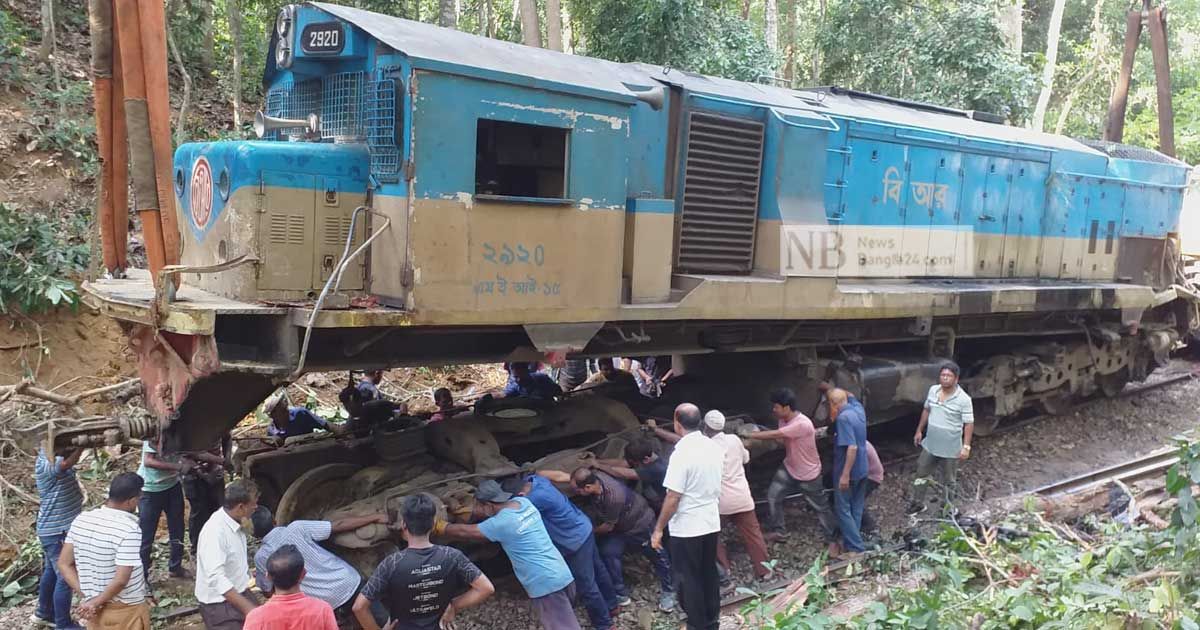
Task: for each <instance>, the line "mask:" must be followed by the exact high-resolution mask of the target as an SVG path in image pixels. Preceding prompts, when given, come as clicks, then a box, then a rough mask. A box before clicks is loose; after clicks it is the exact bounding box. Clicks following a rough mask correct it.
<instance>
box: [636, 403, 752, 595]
mask: <svg viewBox="0 0 1200 630" xmlns="http://www.w3.org/2000/svg"><path fill="white" fill-rule="evenodd" d="M647 422H650V423H653V422H654V421H653V420H649V421H647ZM655 428H656V431H655V433H656V434H657V435H658V436H659V437H661V438H663V439H664V440H667V441H669V442H672V443H674V442H677V441H679V436H677V435H675V434H674V433H668V432H666V431H663V430H661V429H657V427H655ZM701 431H703V433H704V435H705V436H707V437H708V438H709V439H711V440H712V441H713V442H716V443H717V444H719V445H720V446H721V448H722V449H723V450H724V452H725V459H724V461H723V463H722V466H721V496H720V498H718V499H717V511H718V512H719V513H720V514H721V528H722V529H724V528H725V524H726V523H733V527H734V528H735V529H736V530H737V532H738V536H740V537H741V539H742V544H744V545H745V546H746V553H747V554H748V555H749V556H750V562H751V564H752V565H753V568H754V575H755V576H756V577H758V578H759V579H760V580H769V579H771V578H772V577H773V575H772V572H771V569H769V568H768V565H767V563H768V562H770V556H768V555H767V542H766V540H765V539H764V538H763V533H762V528H761V527H759V525H758V515H756V514H755V513H754V497H753V496H752V495H751V494H750V484H749V482H747V481H746V463H747V462H749V461H750V451H747V450H746V445H745V444H743V443H742V440H741V438H739V437H738V436H736V435H730V434H728V433H725V414H723V413H721V412H720V411H718V410H716V409H713V410H711V411H709V412H708V413H706V414H704V426H703V427H702V428H701ZM717 564H719V565H721V568H722V569H723V570H724V571H725V573H726V574H729V555H728V554H727V553H726V551H725V544H724V543H718V544H717Z"/></svg>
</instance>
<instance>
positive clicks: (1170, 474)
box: [1166, 464, 1188, 494]
mask: <svg viewBox="0 0 1200 630" xmlns="http://www.w3.org/2000/svg"><path fill="white" fill-rule="evenodd" d="M1166 485H1167V492H1170V493H1171V494H1175V493H1177V492H1179V491H1180V490H1182V489H1184V488H1186V487H1187V486H1188V480H1187V479H1185V478H1184V477H1183V475H1181V474H1180V473H1179V464H1174V465H1172V466H1171V467H1170V468H1169V469H1167V484H1166Z"/></svg>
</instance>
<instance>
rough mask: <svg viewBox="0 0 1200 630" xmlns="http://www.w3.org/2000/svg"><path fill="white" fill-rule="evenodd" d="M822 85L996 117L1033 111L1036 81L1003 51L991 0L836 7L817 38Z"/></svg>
mask: <svg viewBox="0 0 1200 630" xmlns="http://www.w3.org/2000/svg"><path fill="white" fill-rule="evenodd" d="M817 45H818V47H819V48H820V50H821V57H822V60H823V61H822V71H821V82H822V83H824V84H833V85H842V86H845V87H851V88H855V89H859V90H865V91H868V92H875V93H879V94H887V95H889V96H896V97H901V98H908V99H913V100H919V101H927V102H931V103H938V104H941V105H949V106H953V107H962V108H965V109H978V110H983V111H989V112H993V113H997V114H1000V115H1002V116H1005V117H1007V118H1008V119H1009V120H1011V121H1013V122H1020V121H1022V120H1024V119H1025V118H1026V116H1027V115H1028V113H1029V112H1030V111H1031V109H1032V103H1033V99H1034V98H1035V96H1036V92H1035V89H1034V88H1035V77H1034V75H1033V73H1032V71H1031V70H1030V69H1029V68H1027V67H1026V66H1024V65H1022V64H1021V60H1020V59H1018V58H1017V56H1016V55H1015V54H1014V53H1013V52H1012V51H1011V50H1010V49H1009V48H1008V47H1007V45H1006V43H1005V41H1004V38H1003V35H1002V34H1001V32H1000V30H999V27H998V26H997V22H996V14H995V9H994V3H993V2H991V1H990V0H965V1H962V2H951V1H949V0H934V1H931V2H923V3H913V2H910V1H909V0H853V1H851V0H841V1H840V2H832V3H830V6H829V13H828V15H827V17H826V23H825V28H823V29H822V30H821V31H820V32H819V33H818V34H817Z"/></svg>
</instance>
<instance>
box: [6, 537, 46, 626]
mask: <svg viewBox="0 0 1200 630" xmlns="http://www.w3.org/2000/svg"><path fill="white" fill-rule="evenodd" d="M41 560H42V545H41V543H39V542H38V539H37V538H36V537H30V538H29V539H28V540H26V541H25V543H24V544H22V545H21V548H20V549H19V550H18V551H17V557H16V558H14V559H13V561H12V562H11V563H9V564H8V565H7V566H5V567H4V568H2V569H0V610H2V609H5V608H10V607H12V606H16V605H18V604H20V603H21V602H23V601H25V600H26V599H28V598H29V596H30V595H32V594H33V593H34V591H35V590H36V587H37V583H38V577H39V574H38V568H39V567H40V566H41Z"/></svg>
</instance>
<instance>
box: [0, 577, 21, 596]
mask: <svg viewBox="0 0 1200 630" xmlns="http://www.w3.org/2000/svg"><path fill="white" fill-rule="evenodd" d="M19 592H21V583H20V582H17V581H16V580H13V581H12V582H9V583H8V584H5V585H4V590H3V591H0V597H4V598H5V599H8V598H9V597H12V596H13V595H16V594H17V593H19Z"/></svg>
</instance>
